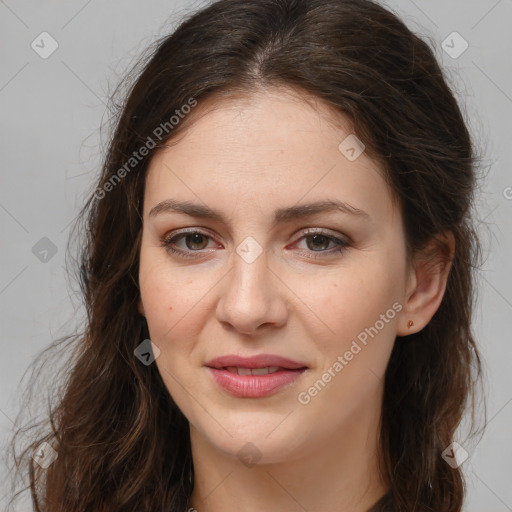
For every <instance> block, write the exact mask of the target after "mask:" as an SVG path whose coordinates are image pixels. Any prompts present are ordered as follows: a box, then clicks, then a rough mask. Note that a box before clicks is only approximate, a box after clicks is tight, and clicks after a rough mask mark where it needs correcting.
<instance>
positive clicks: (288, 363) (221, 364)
mask: <svg viewBox="0 0 512 512" xmlns="http://www.w3.org/2000/svg"><path fill="white" fill-rule="evenodd" d="M205 366H208V367H210V368H227V367H229V366H236V367H238V368H266V367H267V366H269V367H270V366H279V367H280V368H286V369H287V370H296V369H297V368H307V365H306V364H304V363H299V362H298V361H294V360H293V359H288V358H286V357H281V356H276V355H272V354H259V355H256V356H250V357H242V356H238V355H225V356H219V357H216V358H214V359H211V360H210V361H208V362H207V363H205Z"/></svg>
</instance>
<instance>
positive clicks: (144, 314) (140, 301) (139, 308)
mask: <svg viewBox="0 0 512 512" xmlns="http://www.w3.org/2000/svg"><path fill="white" fill-rule="evenodd" d="M137 308H138V310H139V313H140V314H141V315H142V316H146V312H145V311H144V304H142V297H140V296H139V302H138V304H137Z"/></svg>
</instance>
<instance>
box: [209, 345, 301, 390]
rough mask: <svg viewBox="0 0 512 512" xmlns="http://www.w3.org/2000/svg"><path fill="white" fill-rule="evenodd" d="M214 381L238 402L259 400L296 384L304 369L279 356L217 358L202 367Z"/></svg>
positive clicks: (297, 363) (298, 363)
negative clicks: (236, 398)
mask: <svg viewBox="0 0 512 512" xmlns="http://www.w3.org/2000/svg"><path fill="white" fill-rule="evenodd" d="M205 366H206V367H207V368H208V370H209V372H210V374H211V375H212V377H213V379H214V381H215V382H216V383H217V384H218V385H219V386H220V387H221V388H222V389H223V390H224V391H226V392H228V393H229V394H231V395H233V396H236V397H239V398H261V397H265V396H269V395H271V394H274V393H277V391H279V390H280V389H282V388H284V387H286V386H287V385H289V384H291V383H293V382H294V381H296V380H297V379H298V378H299V377H300V376H301V375H302V373H303V372H304V371H306V369H307V368H308V367H307V365H305V364H304V363H300V362H298V361H294V360H292V359H288V358H285V357H281V356H276V355H271V354H260V355H257V356H252V357H242V356H236V355H229V356H221V357H217V358H215V359H212V360H211V361H209V362H208V363H206V364H205Z"/></svg>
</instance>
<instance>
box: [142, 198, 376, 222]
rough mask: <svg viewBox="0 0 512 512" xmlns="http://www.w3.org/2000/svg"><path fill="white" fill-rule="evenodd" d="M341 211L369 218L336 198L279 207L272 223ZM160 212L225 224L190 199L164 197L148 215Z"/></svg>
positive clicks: (221, 217)
mask: <svg viewBox="0 0 512 512" xmlns="http://www.w3.org/2000/svg"><path fill="white" fill-rule="evenodd" d="M329 212H341V213H345V214H348V215H353V216H356V217H361V218H363V219H366V220H369V219H370V215H368V213H366V212H365V211H363V210H361V209H359V208H356V207H354V206H351V205H350V204H348V203H345V202H343V201H339V200H336V199H328V200H325V201H316V202H314V203H308V204H301V205H294V206H289V207H286V208H279V209H278V210H276V211H275V212H274V223H275V224H278V223H280V222H287V221H290V220H295V219H303V218H307V217H312V216H314V215H318V214H320V213H329ZM161 213H183V214H185V215H189V216H191V217H197V218H202V219H210V220H213V221H218V222H222V223H224V224H226V219H225V218H224V215H223V214H222V213H221V212H220V211H219V210H215V209H213V208H210V207H209V206H206V205H204V204H198V203H192V202H191V201H177V200H175V199H166V200H165V201H162V202H161V203H158V204H157V205H156V206H154V207H153V208H152V209H151V211H150V212H149V217H150V218H151V217H156V216H157V215H159V214H161Z"/></svg>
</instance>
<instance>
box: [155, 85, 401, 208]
mask: <svg viewBox="0 0 512 512" xmlns="http://www.w3.org/2000/svg"><path fill="white" fill-rule="evenodd" d="M191 116H193V118H192V119H188V120H187V119H186V120H185V121H186V122H187V121H188V126H187V128H186V129H185V130H184V131H182V132H181V133H180V134H179V135H178V136H177V137H175V138H174V139H171V141H170V143H169V144H168V147H166V148H164V149H163V150H161V151H160V152H159V153H157V155H155V156H154V157H153V159H152V161H151V163H150V166H149V169H148V175H147V183H146V198H147V199H148V201H146V203H150V204H147V206H148V208H150V207H151V204H155V203H156V202H158V201H162V200H165V199H167V197H168V196H171V197H173V198H176V199H191V198H195V199H200V200H202V201H203V202H207V203H210V202H212V201H213V202H215V204H217V205H219V204H220V205H222V204H223V203H224V206H227V207H229V204H233V202H234V201H235V202H240V201H245V202H248V203H251V204H253V206H254V207H256V208H259V209H261V208H263V207H264V206H265V205H269V206H270V205H274V206H278V203H279V202H280V203H281V205H280V206H282V205H283V204H282V203H286V206H288V205H289V203H296V202H298V201H300V200H301V198H304V199H307V200H308V202H309V201H311V200H319V199H332V198H337V199H341V200H346V201H348V202H350V203H351V204H352V203H359V205H360V206H361V208H362V209H365V210H366V211H368V210H373V213H374V214H375V215H382V214H383V213H384V212H389V211H390V208H392V204H391V203H392V202H391V197H390V194H389V191H388V189H387V185H386V183H385V181H384V178H383V169H382V168H381V167H380V166H379V164H378V163H377V162H375V161H374V160H372V159H371V158H370V157H369V156H367V155H366V154H365V153H364V152H363V153H362V154H361V155H360V156H359V157H358V158H356V159H355V160H350V159H348V158H347V157H346V155H345V154H344V153H343V152H342V151H340V149H339V146H340V143H341V142H342V141H344V140H345V139H346V138H347V137H349V136H350V137H352V136H353V127H352V123H351V121H350V119H349V118H348V117H347V116H343V115H342V114H339V113H335V112H334V111H333V110H332V109H330V108H329V107H327V106H326V105H325V104H324V103H323V102H321V101H320V100H317V99H315V98H312V97H307V98H305V97H300V96H299V95H298V94H297V93H296V92H295V91H290V90H284V89H273V90H262V91H257V92H254V93H252V94H247V95H243V96H237V97H230V98H221V99H219V98H214V99H211V98H210V99H209V100H207V101H206V102H204V103H200V104H199V105H198V106H197V107H195V110H194V111H193V112H192V113H191ZM349 140H350V139H349ZM194 196H196V197H194ZM306 196H307V197H306ZM226 201H228V202H227V203H226ZM363 204H364V205H366V208H365V206H363ZM359 205H356V206H359ZM369 213H370V212H369ZM146 214H147V210H146Z"/></svg>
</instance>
